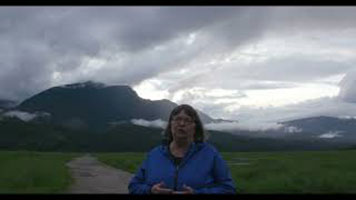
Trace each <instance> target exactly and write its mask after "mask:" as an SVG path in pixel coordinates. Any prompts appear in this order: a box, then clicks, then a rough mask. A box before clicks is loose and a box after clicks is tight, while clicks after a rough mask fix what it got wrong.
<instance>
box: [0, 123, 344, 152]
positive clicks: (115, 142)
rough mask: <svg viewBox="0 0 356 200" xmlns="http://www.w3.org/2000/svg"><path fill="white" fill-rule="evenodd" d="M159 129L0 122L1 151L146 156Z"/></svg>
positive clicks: (274, 142)
mask: <svg viewBox="0 0 356 200" xmlns="http://www.w3.org/2000/svg"><path fill="white" fill-rule="evenodd" d="M162 131H163V130H162V129H159V128H148V127H143V126H137V125H134V124H131V123H122V124H120V125H116V126H115V127H112V128H110V129H107V130H105V131H103V132H101V133H100V132H92V131H88V130H74V129H69V128H65V127H62V126H59V125H53V124H50V123H36V122H31V123H28V122H23V121H21V120H19V119H16V118H5V119H2V120H0V138H1V139H0V149H1V150H32V151H62V152H147V151H149V150H150V149H152V148H153V147H154V146H156V145H158V144H160V143H162V141H163V135H162ZM208 135H209V139H208V142H210V143H212V144H213V145H215V146H216V147H217V148H218V149H219V151H225V152H236V151H286V150H288V151H294V150H330V149H340V148H347V147H345V146H342V145H340V144H339V145H336V144H332V143H327V142H321V141H320V140H308V141H306V140H290V139H289V140H287V139H272V138H254V137H247V136H237V135H232V134H229V133H225V132H218V131H209V132H208Z"/></svg>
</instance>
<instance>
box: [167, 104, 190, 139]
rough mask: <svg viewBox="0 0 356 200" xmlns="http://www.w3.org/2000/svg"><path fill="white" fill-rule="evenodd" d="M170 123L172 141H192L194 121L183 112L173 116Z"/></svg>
mask: <svg viewBox="0 0 356 200" xmlns="http://www.w3.org/2000/svg"><path fill="white" fill-rule="evenodd" d="M171 123H172V124H171V125H172V126H171V132H172V136H173V140H189V141H194V134H195V121H194V119H193V118H192V117H190V116H189V115H187V114H186V113H185V111H184V110H182V111H180V112H179V113H178V114H177V115H175V116H173V117H172V121H171Z"/></svg>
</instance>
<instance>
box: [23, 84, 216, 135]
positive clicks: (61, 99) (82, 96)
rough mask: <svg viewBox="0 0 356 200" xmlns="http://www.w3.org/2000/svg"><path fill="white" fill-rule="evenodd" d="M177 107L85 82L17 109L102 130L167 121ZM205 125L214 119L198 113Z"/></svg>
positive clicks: (120, 88) (56, 89) (123, 88)
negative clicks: (136, 121) (117, 125)
mask: <svg viewBox="0 0 356 200" xmlns="http://www.w3.org/2000/svg"><path fill="white" fill-rule="evenodd" d="M176 106H177V104H175V103H173V102H171V101H169V100H158V101H151V100H147V99H143V98H140V97H139V96H138V95H137V93H136V92H135V91H134V90H133V89H132V88H130V87H129V86H125V85H116V86H106V85H104V84H102V83H97V82H92V81H88V82H83V83H75V84H69V85H64V86H58V87H53V88H50V89H48V90H45V91H43V92H40V93H39V94H36V95H34V96H32V97H31V98H29V99H26V100H25V101H23V102H22V103H21V104H20V105H19V106H17V107H16V109H17V110H21V111H25V112H38V111H42V112H47V113H50V115H51V119H52V120H53V122H54V123H56V124H62V125H65V126H67V127H71V128H75V129H95V130H103V129H105V128H107V127H108V126H109V124H111V123H115V122H120V121H129V120H131V119H145V120H156V119H162V120H167V119H168V117H169V114H170V112H171V110H172V109H173V108H174V107H176ZM199 113H200V116H201V118H202V120H203V121H204V122H211V121H213V119H212V118H211V117H209V116H208V115H206V114H204V113H202V112H199Z"/></svg>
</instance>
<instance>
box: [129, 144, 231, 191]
mask: <svg viewBox="0 0 356 200" xmlns="http://www.w3.org/2000/svg"><path fill="white" fill-rule="evenodd" d="M161 181H163V182H164V183H165V187H166V188H170V189H174V190H176V191H182V188H183V185H184V184H185V185H187V186H190V187H191V188H193V190H194V193H195V194H234V193H236V190H235V184H234V181H233V179H232V178H231V174H230V171H229V169H228V166H227V165H226V163H225V161H224V160H223V159H222V157H221V155H220V154H219V152H218V151H217V150H216V149H215V148H214V147H213V146H212V145H210V144H208V143H205V142H202V143H192V144H191V145H190V147H189V150H188V152H187V153H186V154H185V156H184V158H183V159H182V161H181V163H180V164H179V165H178V166H176V165H175V164H174V161H173V158H172V156H171V155H170V153H169V149H168V146H167V145H160V146H157V147H155V148H154V149H152V150H151V151H150V152H149V153H148V155H147V157H146V159H145V160H144V161H143V163H142V165H141V167H140V168H139V170H138V171H137V172H136V174H135V175H134V177H133V178H132V179H131V181H130V183H129V186H128V189H129V192H130V193H131V194H150V193H151V188H152V186H153V185H155V184H157V183H159V182H161Z"/></svg>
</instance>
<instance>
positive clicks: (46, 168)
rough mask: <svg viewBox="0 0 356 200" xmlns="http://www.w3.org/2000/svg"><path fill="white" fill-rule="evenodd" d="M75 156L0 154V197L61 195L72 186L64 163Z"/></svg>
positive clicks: (38, 153) (60, 154)
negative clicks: (0, 195)
mask: <svg viewBox="0 0 356 200" xmlns="http://www.w3.org/2000/svg"><path fill="white" fill-rule="evenodd" d="M78 155H79V154H73V153H42V152H41V153H40V152H28V151H0V193H1V194H4V193H10V194H14V193H41V194H42V193H61V192H63V191H64V190H65V189H66V188H67V187H68V186H69V185H70V184H71V183H72V179H71V177H70V174H69V171H68V168H67V167H66V166H65V163H66V162H68V161H69V160H71V159H73V158H74V157H75V156H78Z"/></svg>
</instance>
